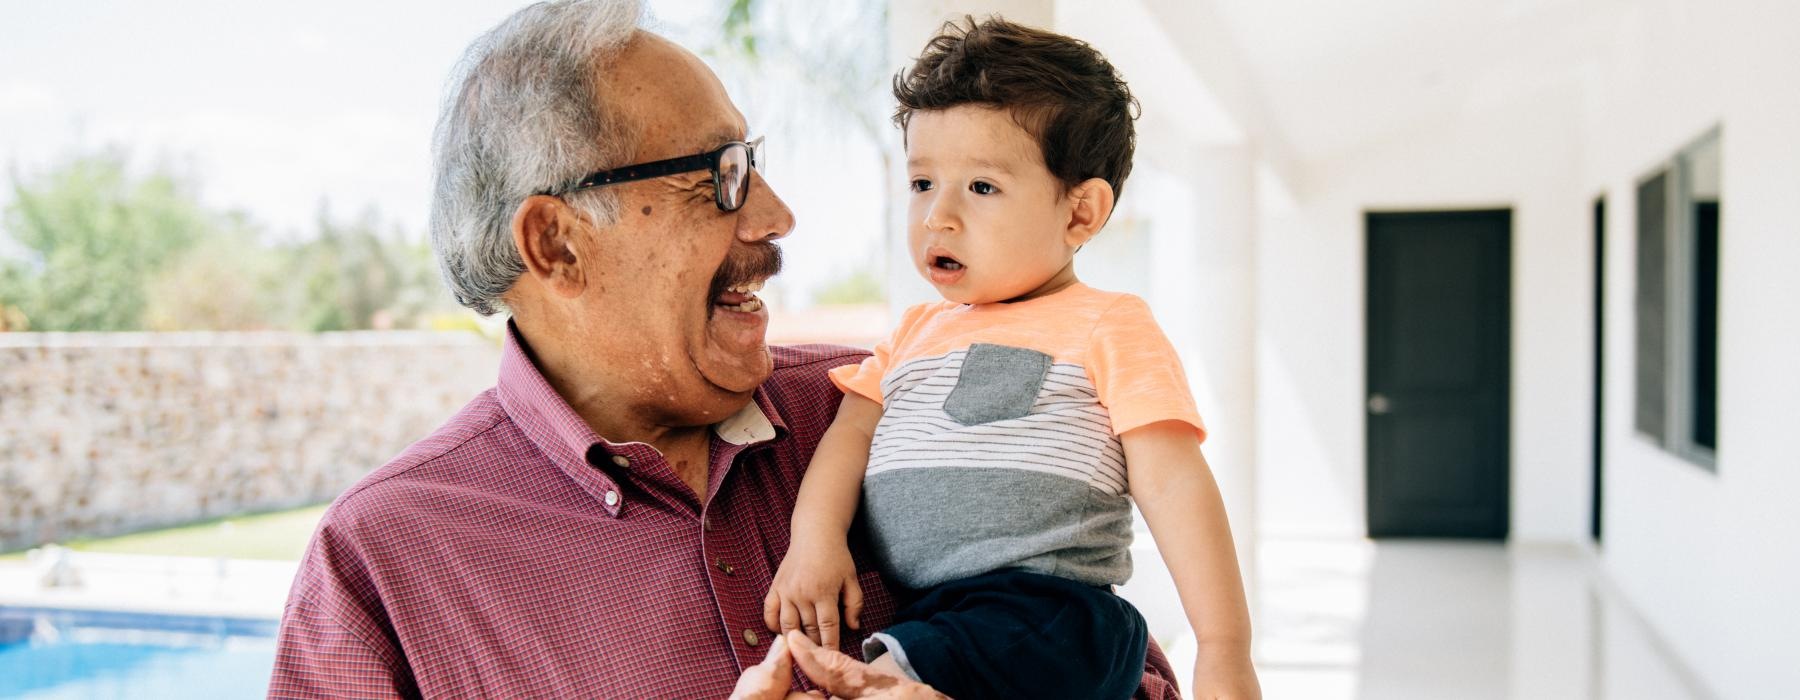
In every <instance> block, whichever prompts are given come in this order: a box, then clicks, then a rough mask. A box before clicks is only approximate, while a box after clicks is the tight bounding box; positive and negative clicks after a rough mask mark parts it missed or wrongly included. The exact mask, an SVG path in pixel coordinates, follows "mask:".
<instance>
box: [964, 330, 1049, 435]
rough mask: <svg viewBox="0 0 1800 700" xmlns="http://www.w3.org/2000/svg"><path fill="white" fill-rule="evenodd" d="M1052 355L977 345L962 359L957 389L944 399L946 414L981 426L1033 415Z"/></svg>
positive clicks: (969, 423)
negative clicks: (1032, 410)
mask: <svg viewBox="0 0 1800 700" xmlns="http://www.w3.org/2000/svg"><path fill="white" fill-rule="evenodd" d="M1049 373H1050V356H1049V355H1046V354H1044V353H1041V352H1038V351H1036V350H1028V349H1026V348H1015V347H1008V346H1005V345H989V344H986V343H976V344H974V345H971V346H969V352H968V354H967V355H966V356H964V357H963V364H962V371H961V372H960V373H958V375H957V378H956V388H954V389H951V390H950V396H948V397H946V398H945V399H944V412H945V413H948V414H950V417H951V418H954V419H956V422H958V423H961V424H963V425H981V424H983V423H992V422H994V421H1002V420H1007V419H1011V418H1018V417H1021V416H1024V415H1026V414H1028V413H1031V407H1032V406H1033V405H1034V404H1036V403H1037V397H1038V391H1039V390H1041V389H1043V387H1044V376H1045V375H1047V374H1049Z"/></svg>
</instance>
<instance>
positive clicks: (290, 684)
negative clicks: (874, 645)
mask: <svg viewBox="0 0 1800 700" xmlns="http://www.w3.org/2000/svg"><path fill="white" fill-rule="evenodd" d="M640 14H641V9H640V8H639V7H638V5H637V4H636V3H635V2H626V1H619V2H564V3H551V4H538V5H534V6H531V7H528V8H526V9H524V10H521V11H519V12H518V13H517V14H515V15H513V16H512V17H511V18H509V19H507V20H506V21H505V22H504V23H502V24H501V25H500V26H499V27H497V28H495V29H494V30H492V31H491V32H489V33H488V34H487V35H485V36H483V37H482V38H481V39H480V40H478V41H477V42H476V44H475V45H474V46H473V47H472V48H471V49H470V50H469V52H468V55H467V57H466V59H465V61H464V64H463V70H465V71H466V75H465V76H464V77H462V79H461V80H460V81H459V82H456V83H453V85H452V93H451V95H450V97H449V99H448V101H447V102H446V103H445V107H444V113H443V115H442V118H441V120H440V123H439V125H438V134H437V147H436V181H437V185H436V194H435V201H434V205H433V213H432V223H431V228H432V239H433V243H434V247H435V249H436V252H437V255H438V258H439V261H440V263H441V265H442V267H443V272H444V277H445V280H446V282H447V283H448V284H449V286H450V288H451V289H452V291H453V292H454V293H455V295H456V297H457V299H458V300H459V301H461V302H462V303H463V304H465V305H467V306H469V307H470V308H473V309H475V310H477V311H479V312H482V313H494V312H497V311H500V310H502V309H504V310H507V311H509V312H510V313H511V316H512V322H511V323H510V324H509V326H508V334H507V339H506V344H505V349H504V352H503V355H502V358H501V362H500V373H499V381H498V383H497V385H496V386H495V387H494V388H493V389H490V390H488V391H486V392H484V393H482V394H481V395H480V396H478V397H476V398H475V399H474V400H473V401H472V402H470V403H469V405H468V406H467V407H465V408H464V409H463V410H462V411H461V412H460V413H458V414H457V415H456V416H455V417H453V418H451V419H450V421H449V422H448V423H446V424H445V425H444V426H443V427H442V428H440V429H439V430H438V431H437V432H436V433H434V434H432V435H431V436H429V437H427V438H425V439H423V440H421V441H419V442H417V443H415V444H414V445H413V446H412V447H410V448H408V449H407V450H406V451H405V452H404V453H402V454H401V455H400V456H399V457H396V458H395V459H394V460H393V461H392V462H389V463H388V464H387V465H385V466H383V467H381V468H380V469H378V470H376V471H374V472H372V473H370V474H369V475H368V476H367V477H365V478H364V479H363V480H362V481H361V482H360V483H358V484H357V485H356V486H354V487H352V488H351V489H350V490H348V491H346V492H345V493H344V494H343V495H342V496H341V497H339V498H338V500H337V502H336V503H334V504H333V505H332V507H331V509H330V510H329V511H327V513H326V516H325V519H324V521H323V522H322V523H321V524H320V526H319V529H318V531H317V532H316V533H315V534H314V537H313V541H312V543H311V545H310V547H309V548H308V550H307V554H306V557H305V560H304V561H303V562H302V564H301V568H300V573H299V576H298V577H297V579H296V580H295V582H294V587H293V590H292V593H291V594H290V597H289V600H288V605H287V610H286V614H285V615H284V617H283V619H282V625H281V633H280V642H279V649H278V651H277V655H276V667H275V673H274V678H273V680H272V683H271V685H270V694H271V695H272V696H282V697H287V696H296V697H300V696H305V697H320V696H327V697H371V696H430V697H468V696H487V697H526V696H532V697H541V696H565V697H577V696H578V697H606V698H645V697H714V698H722V697H725V696H726V695H728V694H731V693H732V692H733V689H734V687H736V688H737V690H738V692H739V693H740V694H741V695H744V696H747V697H762V696H768V695H769V694H773V696H774V697H779V696H781V695H784V694H786V692H787V690H788V686H789V684H790V682H791V681H792V676H791V674H790V673H789V671H788V669H789V668H792V665H791V664H795V663H797V665H798V666H799V668H800V670H802V671H803V672H805V673H806V674H808V675H809V676H810V677H811V679H812V681H813V682H816V683H818V684H820V685H822V686H824V687H826V688H828V689H830V690H832V691H833V692H835V693H837V694H839V695H846V696H857V695H860V694H863V693H864V692H868V691H870V689H868V688H864V687H861V686H860V684H859V680H858V679H859V678H861V677H862V676H861V675H860V673H859V672H860V670H861V669H860V668H859V664H858V663H857V662H854V661H852V660H850V659H849V658H847V657H844V656H842V655H839V654H838V653H837V652H835V651H831V650H820V649H817V648H815V647H811V646H810V645H808V644H807V643H806V642H804V638H803V637H802V638H799V639H795V638H793V637H790V638H786V639H784V638H781V637H779V636H778V635H776V634H773V633H771V632H770V631H769V630H767V629H766V628H765V627H764V624H763V616H762V602H763V596H764V594H765V593H766V592H767V590H768V587H769V582H770V578H771V575H772V573H773V572H774V571H775V569H776V566H777V565H778V563H779V562H780V560H781V557H782V554H783V553H784V552H785V550H786V548H787V544H788V527H789V512H790V511H791V509H792V508H793V505H794V498H795V494H796V491H797V489H798V487H799V484H800V477H801V474H802V472H803V471H804V469H805V467H806V464H807V460H808V458H809V457H810V456H811V454H812V451H813V448H814V447H815V445H816V444H817V443H818V440H819V438H820V436H821V434H822V433H823V432H824V430H825V428H826V426H827V425H828V424H829V423H830V421H831V418H832V416H833V412H834V411H835V409H836V406H837V405H838V402H839V399H840V394H839V393H838V391H837V390H836V389H835V388H833V386H832V384H831V382H830V381H829V380H828V379H827V378H826V376H825V373H826V371H827V370H828V369H830V368H832V367H835V366H838V365H841V364H845V363H850V362H855V361H857V360H859V359H860V358H861V357H862V355H863V353H861V352H859V351H855V350H850V349H839V348H825V347H807V348H774V349H772V350H771V349H770V348H767V347H765V345H764V330H765V326H766V323H767V314H766V313H765V312H764V311H763V309H762V303H761V301H760V300H759V299H757V298H756V290H757V289H759V288H760V287H761V286H762V284H763V282H764V281H765V280H766V279H768V278H769V277H770V276H771V275H774V274H775V273H776V272H777V271H778V270H779V268H780V257H779V255H778V254H777V250H776V248H775V246H774V245H773V242H774V241H775V240H776V239H779V238H781V237H783V236H785V235H787V234H788V233H789V231H790V230H791V229H792V228H793V225H794V222H793V216H792V214H791V213H790V212H789V211H788V209H787V207H786V206H785V205H784V204H783V203H782V201H781V199H780V198H778V197H777V196H776V195H775V193H774V192H772V191H770V190H769V188H768V186H767V183H766V182H764V181H763V180H762V179H761V178H760V177H758V176H757V175H756V172H755V165H756V162H757V158H758V153H757V142H755V141H751V142H749V143H746V142H745V139H746V137H747V130H746V124H745V121H744V118H743V116H742V115H740V114H739V113H738V110H737V109H736V108H735V107H734V106H733V105H732V103H731V100H730V99H729V98H728V97H727V96H726V94H725V91H724V89H723V87H722V86H721V85H720V83H719V81H718V79H717V78H716V77H715V76H714V75H713V74H712V72H711V71H710V70H708V69H707V68H706V66H705V65H704V64H703V63H701V62H700V60H699V59H698V58H696V57H695V56H694V55H693V54H691V53H688V52H687V51H685V50H682V49H681V48H679V47H677V46H675V45H673V44H671V43H669V42H668V41H666V40H664V39H662V38H660V37H657V36H655V35H653V34H650V33H647V32H644V31H641V30H639V29H638V28H637V27H638V23H639V21H640ZM350 418H351V419H354V417H350ZM859 557H860V553H859ZM858 570H859V571H862V572H864V573H862V574H861V575H860V579H861V583H862V589H863V591H864V598H863V600H862V601H861V602H860V604H861V606H862V614H861V619H862V623H863V624H862V626H863V627H864V628H865V629H878V628H880V627H881V626H882V625H885V624H887V622H888V621H889V620H890V619H891V617H892V615H893V612H894V608H895V604H894V599H893V596H892V594H891V593H890V592H889V590H888V589H887V588H886V587H884V585H883V584H882V582H881V581H880V579H879V577H878V575H877V574H876V573H875V572H874V570H873V569H872V568H871V566H870V564H869V562H868V561H867V559H859V561H858ZM853 604H854V603H853ZM839 636H840V637H841V640H842V648H843V649H856V648H858V645H859V644H860V642H861V640H862V637H863V632H862V631H860V630H844V631H843V633H842V634H841V635H839ZM789 644H791V645H793V650H792V652H790V651H789V649H788V645H789ZM790 653H791V656H790ZM1149 666H1150V669H1149V673H1148V675H1147V676H1146V679H1145V688H1144V690H1142V691H1140V697H1156V698H1163V697H1175V695H1174V692H1173V689H1172V685H1171V684H1170V683H1169V681H1168V680H1166V679H1169V678H1172V677H1173V676H1172V674H1171V673H1170V672H1169V671H1168V667H1167V664H1166V662H1165V661H1163V659H1162V657H1161V654H1160V653H1159V652H1156V651H1154V648H1153V651H1152V654H1151V663H1150V664H1149ZM740 677H741V678H742V684H741V685H740ZM799 687H805V686H804V684H802V685H801V686H799ZM896 690H910V691H917V690H919V689H917V688H912V689H895V688H889V689H887V690H886V691H885V692H888V693H893V692H895V691H896Z"/></svg>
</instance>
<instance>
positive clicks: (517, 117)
mask: <svg viewBox="0 0 1800 700" xmlns="http://www.w3.org/2000/svg"><path fill="white" fill-rule="evenodd" d="M643 15H644V9H643V2H642V0H555V1H552V2H540V3H537V4H534V5H532V6H530V7H527V8H525V9H522V10H519V11H518V12H515V13H513V15H512V16H511V17H508V18H507V19H506V21H504V22H501V23H500V25H499V26H497V27H495V28H493V29H492V30H490V31H488V32H487V33H486V34H483V35H482V36H481V37H480V38H478V39H476V40H475V43H474V44H471V45H470V46H469V49H468V51H466V52H465V53H464V54H463V58H462V61H461V62H460V63H459V64H458V66H457V70H456V72H455V73H454V74H453V76H452V80H451V82H450V94H449V95H448V96H447V97H446V99H445V102H444V106H443V109H442V111H441V113H440V115H439V117H438V124H437V132H436V134H435V136H434V139H433V140H434V143H433V147H432V152H433V161H434V162H433V175H434V178H435V181H436V182H435V187H434V189H435V191H434V193H433V196H432V204H431V224H430V226H431V247H432V250H434V251H435V252H436V253H437V259H438V267H439V269H440V270H441V271H442V272H443V275H444V283H445V284H446V285H448V286H449V287H450V292H451V294H454V295H455V296H456V301H457V302H458V303H461V304H462V305H463V306H467V307H469V308H471V309H474V310H475V311H476V312H478V313H481V314H482V315H488V314H493V313H495V312H498V311H500V310H501V309H503V308H505V304H504V303H503V302H502V300H501V295H503V294H505V293H506V291H507V290H509V289H511V288H512V286H513V283H514V282H516V281H518V279H519V276H520V275H523V274H524V273H525V263H524V260H522V259H521V258H520V257H519V251H518V249H517V248H515V247H514V246H513V240H512V219H513V213H514V211H516V210H517V209H518V207H519V204H520V203H521V202H523V201H524V200H525V198H526V197H528V196H531V195H533V194H537V193H539V192H544V191H548V190H554V189H561V188H564V187H568V186H571V185H573V184H574V183H575V182H576V181H578V180H579V179H580V178H581V177H582V176H583V175H585V174H587V173H588V172H591V171H593V170H597V169H600V168H604V167H607V166H609V165H612V164H615V163H616V162H617V161H618V160H619V159H620V158H623V157H624V154H625V152H626V151H628V150H629V149H628V147H629V146H630V144H629V143H627V142H626V137H625V136H624V129H623V128H622V125H621V124H620V123H619V119H618V117H617V115H616V114H614V113H612V111H611V110H610V109H602V108H601V107H599V106H598V97H599V94H600V92H601V86H602V85H603V83H604V80H603V76H601V75H599V74H598V71H597V70H596V68H597V67H599V66H600V65H601V64H602V63H604V62H606V61H609V60H611V59H612V58H614V57H616V56H617V55H618V53H619V51H621V50H622V49H623V48H624V46H625V45H626V44H627V43H628V42H629V41H630V40H631V38H632V36H633V35H634V33H635V32H636V30H637V28H638V26H639V23H640V22H641V21H642V20H643ZM564 199H565V200H566V201H568V202H569V204H570V205H571V206H574V207H576V208H577V209H578V210H580V211H582V212H583V213H585V214H587V215H588V216H589V217H590V218H591V219H593V220H594V221H595V223H597V224H599V225H602V226H606V225H610V224H612V223H613V222H615V221H616V220H617V217H618V198H617V196H615V195H613V194H610V193H608V192H606V191H605V190H603V189H595V190H587V191H584V192H580V193H576V194H571V195H567V196H565V197H564Z"/></svg>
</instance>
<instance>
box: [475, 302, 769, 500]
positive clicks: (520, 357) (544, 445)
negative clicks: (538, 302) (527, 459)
mask: <svg viewBox="0 0 1800 700" xmlns="http://www.w3.org/2000/svg"><path fill="white" fill-rule="evenodd" d="M765 389H766V387H757V389H756V393H755V395H754V397H753V398H752V400H751V401H750V402H749V403H747V404H744V407H743V408H741V409H739V410H738V412H737V413H734V414H732V415H731V416H729V417H727V418H726V419H725V420H723V421H720V422H719V423H717V424H715V425H714V426H713V434H714V435H717V436H718V437H719V439H721V440H723V441H725V442H726V443H727V444H730V445H736V446H739V447H745V446H749V445H754V444H758V443H763V442H768V441H770V440H774V439H776V438H778V437H780V436H782V435H785V434H786V433H787V431H788V427H787V424H786V422H785V421H783V420H782V418H781V413H780V411H777V410H776V409H775V405H774V403H773V402H771V401H770V400H769V397H768V392H767V391H766V390H765ZM496 393H497V394H498V395H499V398H500V406H501V408H503V409H504V410H505V411H506V414H507V415H508V416H510V417H511V418H512V420H513V422H514V423H515V424H517V425H518V426H519V429H520V430H521V431H523V432H524V433H525V436H526V438H528V439H530V440H531V442H532V444H534V445H536V446H537V448H538V449H539V450H542V451H543V453H544V455H545V456H547V457H549V458H550V461H551V462H553V463H555V464H556V466H557V467H558V468H559V469H561V470H562V471H563V472H564V473H566V474H568V475H569V476H570V477H571V478H573V479H575V481H576V482H577V483H579V484H581V485H582V487H583V488H584V489H587V490H588V491H589V492H590V493H591V494H592V495H593V496H594V497H595V498H596V499H598V500H599V501H600V502H601V503H602V504H606V510H607V512H609V513H611V514H613V515H615V516H616V515H618V514H619V507H620V505H622V503H621V502H622V500H623V498H622V494H621V493H620V492H619V487H618V484H617V483H616V482H615V481H614V480H613V479H612V477H611V476H609V475H608V474H607V472H606V471H605V470H604V469H596V468H594V467H595V466H597V464H596V462H597V461H598V460H603V459H606V457H605V456H604V455H602V454H601V453H602V452H604V453H606V454H621V453H625V452H635V451H638V450H636V449H632V448H628V447H627V446H626V445H623V444H619V443H613V442H609V441H607V440H605V439H602V438H601V437H600V436H599V435H598V434H596V433H595V432H594V429H593V428H591V427H589V426H588V424H587V421H585V420H582V419H581V416H580V415H577V414H576V413H575V409H574V408H572V407H570V406H569V403H568V401H565V400H564V399H563V397H562V395H560V394H558V393H556V390H555V389H553V388H551V387H550V382H549V380H546V379H545V378H544V375H543V373H542V372H540V371H539V370H538V367H537V363H536V362H534V361H532V359H531V355H530V354H529V352H527V350H526V347H525V343H524V341H523V339H522V338H521V337H520V336H519V330H518V327H517V326H516V325H514V324H513V322H512V321H510V320H509V321H507V322H506V344H505V348H504V349H503V350H502V351H501V354H500V379H499V383H498V386H497V387H496ZM596 447H600V448H602V449H601V450H596V449H594V448H596ZM637 447H641V448H642V449H643V450H644V451H648V450H650V449H651V448H650V447H649V446H647V445H642V446H637ZM734 453H735V451H734ZM590 460H595V461H590ZM714 466H715V467H716V466H717V465H714ZM609 492H610V493H612V494H613V495H612V496H610V497H609V496H607V495H606V494H607V493H609ZM609 501H610V503H609Z"/></svg>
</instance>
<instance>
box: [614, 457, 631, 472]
mask: <svg viewBox="0 0 1800 700" xmlns="http://www.w3.org/2000/svg"><path fill="white" fill-rule="evenodd" d="M613 464H616V465H618V466H619V468H620V469H630V468H631V458H630V457H626V456H625V455H613Z"/></svg>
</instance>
